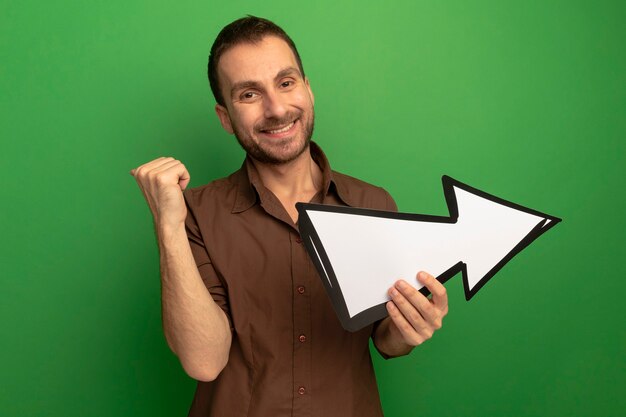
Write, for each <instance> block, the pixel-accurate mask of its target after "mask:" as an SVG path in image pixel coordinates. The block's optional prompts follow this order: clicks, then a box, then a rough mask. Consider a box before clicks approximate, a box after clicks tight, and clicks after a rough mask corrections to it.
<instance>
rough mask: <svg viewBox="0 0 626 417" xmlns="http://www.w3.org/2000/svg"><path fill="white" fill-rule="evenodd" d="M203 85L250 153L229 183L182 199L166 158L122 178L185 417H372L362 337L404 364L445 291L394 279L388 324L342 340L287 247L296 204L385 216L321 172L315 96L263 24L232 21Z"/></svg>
mask: <svg viewBox="0 0 626 417" xmlns="http://www.w3.org/2000/svg"><path fill="white" fill-rule="evenodd" d="M209 80H210V83H211V88H212V90H213V94H214V96H215V99H216V101H217V104H216V106H215V110H216V113H217V116H218V118H219V120H220V122H221V124H222V126H223V128H224V129H225V130H226V131H228V132H229V133H233V134H234V135H235V136H236V138H237V140H238V141H239V143H240V144H241V146H242V147H243V148H244V150H245V151H246V153H247V158H246V160H245V161H244V164H243V166H242V167H241V169H240V170H239V171H237V172H235V173H234V174H232V175H231V176H229V177H228V178H224V179H221V180H217V181H214V182H212V183H210V184H208V185H206V186H203V187H199V188H196V189H190V190H187V191H185V192H184V194H183V190H185V188H186V187H187V185H188V184H189V180H190V175H189V172H187V170H186V168H185V167H184V165H183V164H182V163H181V162H180V161H177V160H175V159H173V158H159V159H156V160H154V161H151V162H148V163H147V164H144V165H142V166H140V167H139V168H136V169H134V170H132V171H131V174H132V175H133V176H134V177H135V179H136V180H137V182H138V184H139V186H140V188H141V190H142V191H143V193H144V196H145V198H146V200H147V202H148V204H149V206H150V209H151V211H152V214H153V216H154V221H155V226H156V229H157V236H158V243H159V250H160V262H161V279H162V310H163V327H164V332H165V336H166V339H167V342H168V344H169V346H170V348H171V349H172V351H174V352H175V353H176V355H178V357H179V358H180V361H181V364H182V366H183V368H184V369H185V371H186V372H187V373H188V374H189V375H190V376H191V377H192V378H195V379H197V380H198V381H199V382H198V388H197V391H196V394H195V397H194V401H193V404H192V406H191V410H190V413H189V414H190V415H191V416H292V415H293V416H341V417H346V416H359V417H366V416H380V415H382V411H381V406H380V400H379V398H378V391H377V386H376V381H375V378H374V372H373V369H372V364H371V358H370V353H369V345H368V344H369V342H368V340H369V338H370V337H372V339H373V341H374V344H375V346H376V348H377V349H378V350H379V352H380V353H381V354H382V355H383V356H384V357H394V356H400V355H404V354H407V353H409V352H410V351H411V349H412V348H413V346H416V345H419V344H420V343H422V342H424V341H425V340H427V339H428V338H430V337H431V336H432V334H433V332H434V331H435V330H436V329H438V328H439V327H441V321H442V319H443V317H444V316H445V315H446V313H447V309H448V307H447V296H446V291H445V288H444V287H443V286H442V285H441V284H440V283H439V282H438V281H436V280H435V279H434V278H433V277H432V276H430V275H428V274H426V273H423V272H422V273H420V274H419V275H418V279H419V280H420V281H421V282H422V283H423V284H425V285H426V287H427V288H428V289H429V290H430V291H431V293H432V294H433V297H432V299H428V298H426V297H424V296H423V295H422V294H421V293H419V292H418V291H417V290H416V289H415V288H414V287H413V286H412V285H410V284H409V283H408V282H406V281H404V280H399V281H398V282H397V283H396V285H395V286H394V287H393V288H390V290H389V296H390V301H389V302H388V304H387V308H388V311H389V317H387V318H386V319H384V320H382V321H380V322H379V323H376V324H375V325H372V326H368V327H366V328H365V329H362V330H360V331H358V332H355V333H350V332H347V331H345V330H344V329H342V328H341V325H340V323H339V321H338V319H337V317H336V316H335V314H334V312H333V309H332V306H331V304H330V302H329V300H328V297H327V296H326V294H325V292H324V289H323V286H322V284H321V282H320V280H319V278H318V277H317V274H316V271H315V268H314V267H313V265H312V263H311V262H310V260H309V259H308V256H307V254H306V251H305V249H304V245H302V244H301V240H300V237H299V234H298V213H297V210H296V208H295V204H296V203H297V202H300V201H303V202H309V201H313V202H317V203H324V204H340V205H353V206H361V207H370V208H375V209H387V210H395V209H396V206H395V203H394V202H393V200H392V199H391V197H390V196H389V194H388V193H387V192H386V191H384V190H383V189H381V188H378V187H374V186H372V185H369V184H366V183H364V182H362V181H359V180H357V179H354V178H351V177H348V176H346V175H342V174H339V173H337V172H334V171H331V169H330V167H329V164H328V161H327V160H326V157H325V156H324V154H323V153H322V151H321V149H320V148H319V147H318V146H317V145H316V144H315V143H313V142H311V136H312V133H313V122H314V110H313V103H314V96H313V92H312V90H311V86H310V84H309V80H308V79H307V78H306V77H305V75H304V70H303V67H302V63H301V60H300V56H299V54H298V52H297V49H296V47H295V45H294V44H293V42H292V41H291V39H290V38H289V37H288V36H287V34H286V33H285V32H284V31H283V30H282V29H281V28H279V27H278V26H276V25H275V24H274V23H272V22H270V21H267V20H265V19H260V18H256V17H251V16H250V17H246V18H243V19H239V20H237V21H235V22H233V23H231V24H229V25H228V26H226V27H225V28H224V29H223V30H222V31H221V32H220V34H219V35H218V37H217V39H216V41H215V43H214V45H213V47H212V49H211V55H210V57H209Z"/></svg>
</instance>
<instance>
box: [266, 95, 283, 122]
mask: <svg viewBox="0 0 626 417" xmlns="http://www.w3.org/2000/svg"><path fill="white" fill-rule="evenodd" d="M263 105H264V115H265V118H266V119H280V118H282V117H284V116H285V114H287V104H286V103H285V98H284V97H282V95H281V94H280V93H277V92H274V91H270V92H268V93H267V94H266V95H265V97H264V100H263Z"/></svg>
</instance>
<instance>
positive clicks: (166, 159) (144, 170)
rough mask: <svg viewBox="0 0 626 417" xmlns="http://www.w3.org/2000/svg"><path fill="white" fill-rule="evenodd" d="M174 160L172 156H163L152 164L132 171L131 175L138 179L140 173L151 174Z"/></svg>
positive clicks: (147, 163) (151, 162)
mask: <svg viewBox="0 0 626 417" xmlns="http://www.w3.org/2000/svg"><path fill="white" fill-rule="evenodd" d="M172 160H174V158H172V157H171V156H161V157H159V158H156V159H153V160H152V161H150V162H146V163H145V164H143V165H140V166H138V167H137V168H135V169H132V170H131V171H130V172H131V175H133V176H134V177H136V176H137V175H138V174H140V173H147V172H150V171H152V170H153V169H155V168H158V167H159V166H161V165H162V164H164V163H167V162H169V161H172Z"/></svg>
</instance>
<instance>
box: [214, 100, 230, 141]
mask: <svg viewBox="0 0 626 417" xmlns="http://www.w3.org/2000/svg"><path fill="white" fill-rule="evenodd" d="M215 114H217V117H218V118H219V119H220V123H221V124H222V127H223V128H224V130H225V131H227V132H228V133H230V134H231V135H232V134H233V125H232V124H231V123H230V116H229V115H228V109H227V108H226V107H224V106H222V105H221V104H216V105H215Z"/></svg>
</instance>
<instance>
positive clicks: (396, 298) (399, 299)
mask: <svg viewBox="0 0 626 417" xmlns="http://www.w3.org/2000/svg"><path fill="white" fill-rule="evenodd" d="M407 285H408V284H407ZM389 293H390V294H389V295H390V296H391V300H392V301H393V302H394V304H395V305H396V307H397V308H398V310H400V312H401V313H402V315H403V316H404V317H405V318H406V320H407V321H408V322H409V323H411V326H413V328H414V329H415V330H416V331H418V332H422V331H423V329H426V328H427V327H428V324H427V323H426V321H425V319H424V317H423V316H422V315H421V313H420V311H418V310H417V308H416V307H415V306H414V305H413V304H411V302H410V301H409V300H407V299H406V297H405V296H404V295H403V294H402V293H401V292H400V291H399V290H398V289H397V288H396V287H395V286H394V287H391V289H390V291H389ZM422 297H423V296H422Z"/></svg>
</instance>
